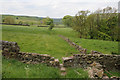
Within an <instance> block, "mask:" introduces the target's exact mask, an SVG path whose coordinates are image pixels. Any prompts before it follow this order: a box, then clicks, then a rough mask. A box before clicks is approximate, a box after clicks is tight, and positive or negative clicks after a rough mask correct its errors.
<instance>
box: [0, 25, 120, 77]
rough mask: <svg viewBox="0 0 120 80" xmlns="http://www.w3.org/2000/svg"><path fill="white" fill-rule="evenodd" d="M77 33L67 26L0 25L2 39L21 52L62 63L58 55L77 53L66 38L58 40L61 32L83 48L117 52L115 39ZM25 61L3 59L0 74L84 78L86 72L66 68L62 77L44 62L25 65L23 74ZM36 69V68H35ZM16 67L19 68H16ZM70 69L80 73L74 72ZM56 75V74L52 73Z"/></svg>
mask: <svg viewBox="0 0 120 80" xmlns="http://www.w3.org/2000/svg"><path fill="white" fill-rule="evenodd" d="M77 34H78V33H77V32H75V31H73V30H72V29H71V28H54V29H53V30H52V31H50V30H48V28H42V27H27V26H12V25H3V27H2V39H3V40H5V41H14V42H17V43H18V45H19V46H20V51H21V52H30V53H39V54H49V55H51V56H53V57H55V58H58V59H59V60H60V62H62V57H65V56H71V54H70V53H75V52H78V51H77V50H75V49H74V48H73V47H71V46H70V45H69V44H68V43H67V42H66V41H64V40H63V39H61V38H60V37H59V36H58V35H63V36H66V37H68V38H70V39H71V40H72V41H73V42H75V43H76V44H78V45H81V46H82V47H83V48H87V50H88V52H90V50H95V51H99V52H102V53H104V54H111V52H114V53H117V54H118V42H112V41H103V40H91V39H80V38H78V36H77ZM26 66H27V64H23V63H21V62H18V61H15V60H6V59H3V72H4V73H3V76H5V77H8V78H19V77H23V78H25V77H30V78H33V77H36V78H37V77H39V78H87V77H88V76H87V73H86V72H85V71H84V70H83V69H72V68H68V69H67V75H66V76H65V77H61V76H60V71H59V69H54V68H51V67H47V66H46V65H42V64H38V65H32V64H31V65H28V66H29V68H30V72H29V74H28V76H27V74H26V70H25V69H24V68H25V67H26ZM38 68H40V69H38ZM18 70H19V71H18ZM74 70H76V71H78V72H80V74H81V75H79V74H77V73H76V72H75V71H74ZM55 75H56V76H55Z"/></svg>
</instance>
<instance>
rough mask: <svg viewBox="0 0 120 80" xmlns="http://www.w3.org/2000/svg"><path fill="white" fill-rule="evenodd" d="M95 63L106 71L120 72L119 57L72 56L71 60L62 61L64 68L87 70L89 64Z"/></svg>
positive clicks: (102, 55) (100, 55) (68, 58)
mask: <svg viewBox="0 0 120 80" xmlns="http://www.w3.org/2000/svg"><path fill="white" fill-rule="evenodd" d="M94 61H96V62H97V63H100V64H101V65H102V66H103V68H105V69H107V70H111V69H117V70H120V55H108V54H74V55H73V57H72V58H70V57H67V58H65V59H63V62H64V63H63V65H64V66H66V67H81V68H87V67H88V66H89V65H90V64H91V63H93V62H94Z"/></svg>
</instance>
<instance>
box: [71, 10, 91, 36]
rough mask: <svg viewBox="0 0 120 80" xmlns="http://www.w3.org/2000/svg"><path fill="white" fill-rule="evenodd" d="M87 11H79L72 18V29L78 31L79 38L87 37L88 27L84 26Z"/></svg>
mask: <svg viewBox="0 0 120 80" xmlns="http://www.w3.org/2000/svg"><path fill="white" fill-rule="evenodd" d="M88 13H89V11H88V10H87V11H79V12H78V13H77V14H76V15H75V17H74V18H73V27H72V28H73V29H74V30H76V31H77V32H79V37H80V38H87V36H88V28H87V26H86V21H87V14H88Z"/></svg>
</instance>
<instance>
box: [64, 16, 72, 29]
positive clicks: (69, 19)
mask: <svg viewBox="0 0 120 80" xmlns="http://www.w3.org/2000/svg"><path fill="white" fill-rule="evenodd" d="M72 19H73V17H72V16H70V15H66V16H64V17H63V19H62V21H63V24H64V25H66V26H67V27H72Z"/></svg>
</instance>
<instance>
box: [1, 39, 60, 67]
mask: <svg viewBox="0 0 120 80" xmlns="http://www.w3.org/2000/svg"><path fill="white" fill-rule="evenodd" d="M0 45H1V47H2V55H3V56H4V57H5V58H14V59H17V60H19V61H22V62H24V63H27V64H38V63H45V64H47V65H48V66H53V67H59V64H60V63H59V60H58V59H55V58H54V57H51V56H50V55H47V54H37V53H26V52H20V48H19V46H18V45H17V43H16V42H8V41H0Z"/></svg>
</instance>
